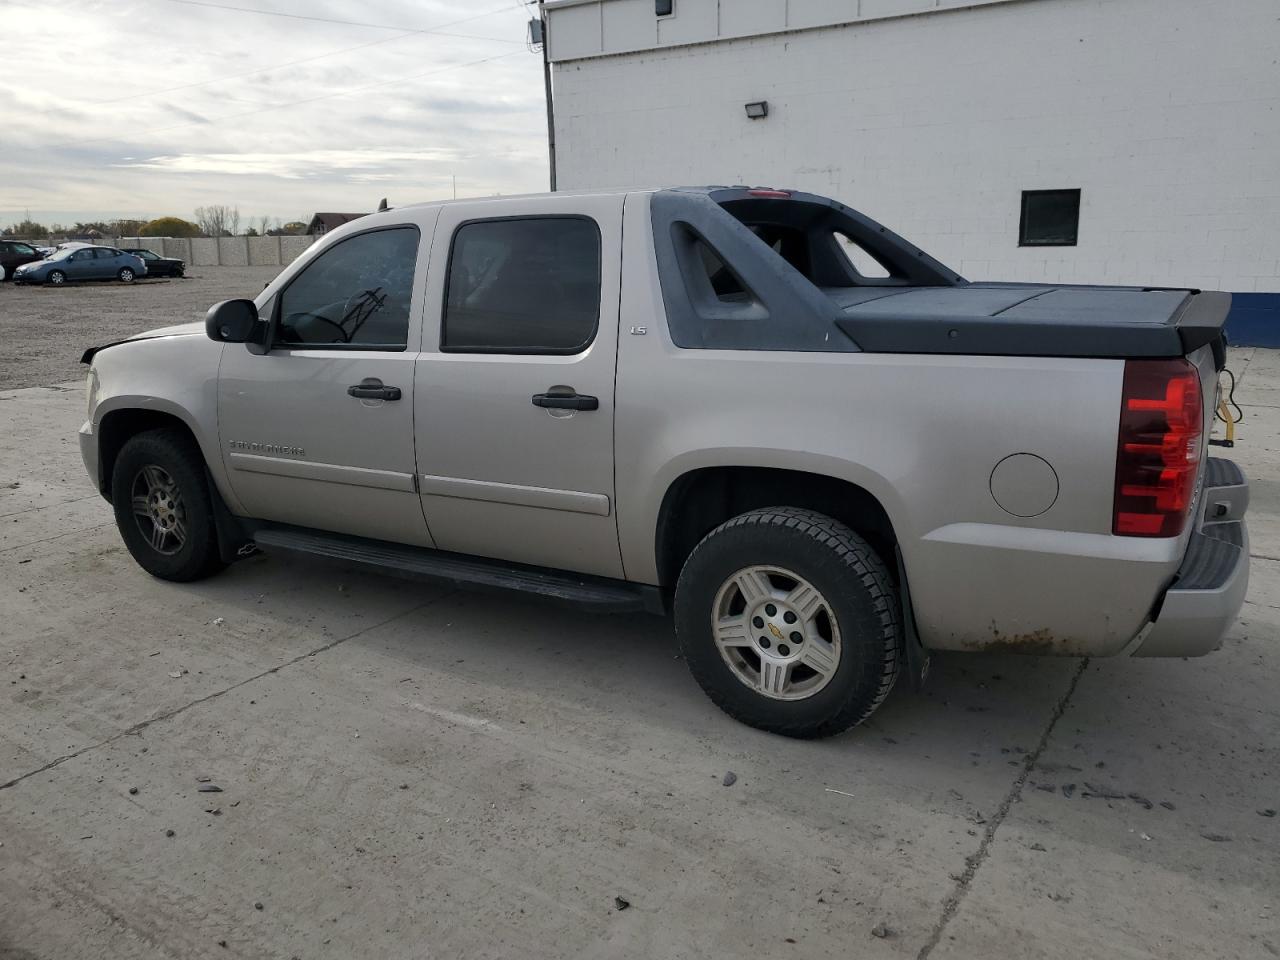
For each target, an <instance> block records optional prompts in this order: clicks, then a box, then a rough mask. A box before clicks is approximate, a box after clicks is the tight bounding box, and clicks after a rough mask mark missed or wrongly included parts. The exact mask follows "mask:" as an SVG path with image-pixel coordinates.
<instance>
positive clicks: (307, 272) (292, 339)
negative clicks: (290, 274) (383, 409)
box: [275, 227, 418, 350]
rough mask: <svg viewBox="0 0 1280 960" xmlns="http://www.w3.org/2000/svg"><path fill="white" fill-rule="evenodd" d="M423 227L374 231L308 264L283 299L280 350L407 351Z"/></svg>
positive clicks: (278, 329)
mask: <svg viewBox="0 0 1280 960" xmlns="http://www.w3.org/2000/svg"><path fill="white" fill-rule="evenodd" d="M417 259H418V228H417V227H395V228H392V229H389V230H373V231H370V232H369V233H359V234H356V235H355V236H354V237H349V238H348V239H346V240H342V241H340V242H339V243H337V244H335V245H334V246H332V247H330V248H329V249H328V250H325V251H324V252H323V253H321V254H320V255H319V256H318V257H316V258H315V259H314V260H312V261H311V262H310V263H308V264H307V265H306V266H305V267H304V268H303V269H302V272H301V273H299V274H298V275H297V276H296V277H294V278H293V280H292V281H291V282H290V283H289V286H287V287H286V288H285V289H284V291H283V292H282V293H281V294H280V306H279V311H278V324H277V327H276V334H275V345H276V346H281V347H291V346H316V347H318V346H324V347H330V346H344V345H354V346H360V347H365V348H375V347H381V348H384V349H387V350H403V349H404V348H405V346H406V345H407V343H408V339H409V304H410V301H411V300H412V297H413V274H414V267H415V265H416V263H417Z"/></svg>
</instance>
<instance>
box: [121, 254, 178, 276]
mask: <svg viewBox="0 0 1280 960" xmlns="http://www.w3.org/2000/svg"><path fill="white" fill-rule="evenodd" d="M124 252H125V253H132V254H133V255H134V256H135V257H141V258H142V262H143V263H145V264H146V265H147V276H148V277H180V276H182V275H183V274H184V273H185V272H186V270H187V264H186V262H185V261H182V260H178V259H176V258H174V257H162V256H160V254H158V253H156V252H155V251H154V250H146V249H143V248H142V247H128V248H126V249H125V251H124Z"/></svg>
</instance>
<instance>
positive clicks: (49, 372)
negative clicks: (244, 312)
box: [0, 267, 283, 390]
mask: <svg viewBox="0 0 1280 960" xmlns="http://www.w3.org/2000/svg"><path fill="white" fill-rule="evenodd" d="M281 269H283V268H281V267H192V268H191V269H190V271H189V272H188V275H187V276H186V277H185V278H184V279H182V280H160V279H157V280H139V281H137V282H136V283H132V284H124V283H115V282H107V283H93V282H90V283H77V284H68V285H67V286H64V287H48V286H41V287H27V286H17V285H16V284H13V283H0V337H3V342H4V344H5V349H4V352H3V353H0V390H7V389H12V388H14V387H37V386H44V385H47V384H52V383H61V382H63V381H66V380H76V379H79V378H80V377H81V375H82V374H83V370H82V369H81V368H80V366H79V362H80V354H81V352H82V351H83V350H84V348H85V347H91V346H94V345H95V344H99V343H109V342H111V341H112V340H119V339H121V338H122V337H127V336H130V335H131V334H134V333H138V332H139V331H142V330H153V329H155V328H156V327H165V326H169V325H170V324H174V323H187V322H190V321H192V320H203V319H204V312H205V310H207V309H208V308H209V307H210V306H212V305H213V304H215V303H217V302H218V301H219V300H226V299H229V298H231V297H252V296H255V295H256V294H257V293H258V291H260V290H261V289H262V286H263V284H265V283H266V282H267V281H268V280H270V279H271V278H272V277H274V276H275V275H276V274H277V273H279V272H280V271H281Z"/></svg>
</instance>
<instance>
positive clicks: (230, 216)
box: [196, 204, 240, 237]
mask: <svg viewBox="0 0 1280 960" xmlns="http://www.w3.org/2000/svg"><path fill="white" fill-rule="evenodd" d="M196 223H198V224H200V230H201V232H202V233H204V235H205V236H207V237H234V236H235V235H236V234H237V233H239V232H240V208H239V207H228V206H224V205H223V204H217V205H215V206H211V207H196Z"/></svg>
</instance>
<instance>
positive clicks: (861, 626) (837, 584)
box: [675, 507, 902, 738]
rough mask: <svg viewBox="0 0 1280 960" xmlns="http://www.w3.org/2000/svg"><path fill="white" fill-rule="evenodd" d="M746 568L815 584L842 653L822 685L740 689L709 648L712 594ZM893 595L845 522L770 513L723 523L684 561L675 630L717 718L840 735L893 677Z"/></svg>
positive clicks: (791, 511)
mask: <svg viewBox="0 0 1280 960" xmlns="http://www.w3.org/2000/svg"><path fill="white" fill-rule="evenodd" d="M752 565H761V566H777V567H781V568H784V569H786V570H790V571H794V572H795V573H796V574H798V575H799V576H801V577H803V578H805V579H806V580H808V581H809V583H810V584H811V585H812V586H813V587H815V588H816V589H817V590H818V591H819V592H820V593H821V594H822V597H823V598H824V599H825V601H826V606H827V607H828V608H829V610H830V613H831V615H832V616H833V617H834V619H835V620H836V621H837V624H838V627H839V631H840V635H841V638H842V640H841V648H842V653H841V656H840V658H839V661H838V664H837V666H836V668H835V670H834V672H833V674H832V675H831V679H830V680H829V681H828V682H827V684H826V686H824V687H822V688H821V689H819V690H817V691H816V692H815V693H813V694H812V695H809V696H807V697H805V698H804V699H796V700H779V699H774V698H772V697H770V696H767V695H766V694H764V693H762V692H761V691H760V690H759V689H753V688H752V687H749V686H747V683H746V681H744V680H742V679H740V678H739V676H738V675H737V673H735V672H734V670H733V669H731V668H730V666H729V664H728V663H727V662H726V660H725V658H724V657H722V656H721V653H720V650H719V648H718V646H717V644H716V642H715V639H714V636H713V631H712V621H713V617H714V616H715V615H716V614H715V612H714V611H715V604H716V597H717V595H718V594H719V592H720V589H721V587H722V585H724V584H725V583H726V581H727V580H728V579H729V578H730V577H732V576H733V575H734V574H735V573H736V572H738V571H740V570H743V569H744V568H746V567H749V566H752ZM899 610H900V607H899V604H898V595H897V590H896V588H895V587H894V583H893V578H892V577H891V576H890V573H889V570H888V568H887V567H886V566H885V564H884V561H883V560H881V559H880V557H879V556H878V555H877V554H876V552H875V551H874V550H872V549H871V547H870V546H869V545H868V544H867V542H866V541H865V540H863V539H862V538H861V537H860V536H858V535H857V534H856V533H854V532H853V531H852V530H850V529H849V528H848V527H847V526H845V525H844V524H842V523H839V522H838V521H836V520H833V519H831V518H830V517H827V516H824V515H822V514H820V513H815V512H813V511H811V510H801V509H797V508H794V507H769V508H765V509H761V510H754V511H751V512H750V513H744V514H742V515H741V516H738V517H734V518H733V519H732V520H728V521H726V522H725V523H722V524H721V525H720V526H718V527H716V529H714V530H712V531H711V533H709V534H707V536H706V537H705V538H703V540H702V542H701V543H699V544H698V546H697V547H695V548H694V550H693V553H691V554H690V555H689V558H688V560H687V561H685V565H684V569H683V570H681V572H680V578H679V581H678V582H677V585H676V596H675V625H676V634H677V637H678V638H679V641H680V648H681V650H682V652H683V653H684V657H685V660H686V661H687V662H688V664H689V669H690V670H691V671H692V673H693V676H694V679H695V680H697V681H698V684H699V685H700V686H701V687H702V689H703V690H704V691H705V692H706V694H707V696H709V697H710V698H711V699H712V701H713V702H714V703H715V704H716V705H717V706H718V707H720V709H722V710H723V711H724V712H725V713H727V714H729V715H730V716H731V717H734V718H735V719H737V720H740V721H742V722H743V723H746V724H748V725H750V726H753V727H757V728H758V729H761V730H766V731H769V732H771V733H779V734H783V735H784V736H788V737H800V738H816V737H828V736H831V735H833V734H837V733H840V732H841V731H843V730H846V729H848V728H849V727H852V726H856V725H857V724H859V723H862V722H863V721H864V720H866V719H867V718H868V717H869V716H871V714H872V713H873V712H875V710H876V708H877V707H879V706H880V704H881V703H882V702H883V701H884V699H885V697H887V696H888V695H889V691H890V690H891V689H892V688H893V684H894V681H895V680H896V679H897V675H898V662H899V653H900V650H901V644H902V641H901V625H900V615H899Z"/></svg>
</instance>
